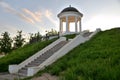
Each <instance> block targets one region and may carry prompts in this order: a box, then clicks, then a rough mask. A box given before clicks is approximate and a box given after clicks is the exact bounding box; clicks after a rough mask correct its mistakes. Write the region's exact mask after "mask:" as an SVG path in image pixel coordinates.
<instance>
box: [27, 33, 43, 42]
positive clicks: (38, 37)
mask: <svg viewBox="0 0 120 80" xmlns="http://www.w3.org/2000/svg"><path fill="white" fill-rule="evenodd" d="M41 40H42V35H41V34H40V33H39V32H37V33H35V34H30V41H29V42H30V43H34V42H38V41H41Z"/></svg>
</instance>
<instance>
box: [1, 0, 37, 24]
mask: <svg viewBox="0 0 120 80" xmlns="http://www.w3.org/2000/svg"><path fill="white" fill-rule="evenodd" d="M0 6H1V7H2V8H3V9H4V10H5V11H7V12H9V13H11V14H14V15H16V16H18V17H19V18H21V19H23V20H25V21H27V22H29V23H35V22H34V20H32V19H31V18H29V17H27V16H25V15H24V14H23V13H20V12H18V11H16V10H15V9H14V8H12V7H11V6H10V5H9V4H7V3H5V2H3V1H2V0H1V1H0Z"/></svg>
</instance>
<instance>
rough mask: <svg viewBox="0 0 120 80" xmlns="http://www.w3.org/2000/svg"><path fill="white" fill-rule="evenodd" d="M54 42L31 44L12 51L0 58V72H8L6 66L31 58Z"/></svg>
mask: <svg viewBox="0 0 120 80" xmlns="http://www.w3.org/2000/svg"><path fill="white" fill-rule="evenodd" d="M55 40H56V39H52V40H47V41H42V42H37V43H33V44H28V45H25V46H24V47H22V48H19V49H17V50H14V51H12V52H11V53H10V54H8V55H6V56H5V57H2V58H0V72H6V71H8V65H10V64H19V63H21V62H22V61H24V60H25V59H27V58H28V57H30V56H32V55H33V54H35V53H36V52H38V51H39V50H41V49H43V48H44V47H46V46H47V45H49V44H50V43H52V42H53V41H55Z"/></svg>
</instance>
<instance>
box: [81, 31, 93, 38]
mask: <svg viewBox="0 0 120 80" xmlns="http://www.w3.org/2000/svg"><path fill="white" fill-rule="evenodd" d="M92 33H93V32H87V33H84V34H83V37H88V36H89V35H91V34H92Z"/></svg>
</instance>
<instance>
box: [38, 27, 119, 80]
mask: <svg viewBox="0 0 120 80" xmlns="http://www.w3.org/2000/svg"><path fill="white" fill-rule="evenodd" d="M46 72H47V73H50V74H52V75H57V76H59V77H60V79H61V80H120V28H115V29H111V30H106V31H101V32H99V33H98V34H97V35H95V36H94V37H93V38H92V39H91V40H89V41H87V42H86V43H84V44H81V45H79V46H78V47H76V48H74V49H73V50H72V51H70V52H69V53H68V54H67V55H65V56H64V57H62V58H61V59H59V60H58V61H56V62H55V63H54V64H52V65H50V66H48V67H46V69H45V70H43V71H40V72H39V73H38V74H37V76H39V75H41V74H42V73H46Z"/></svg>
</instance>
